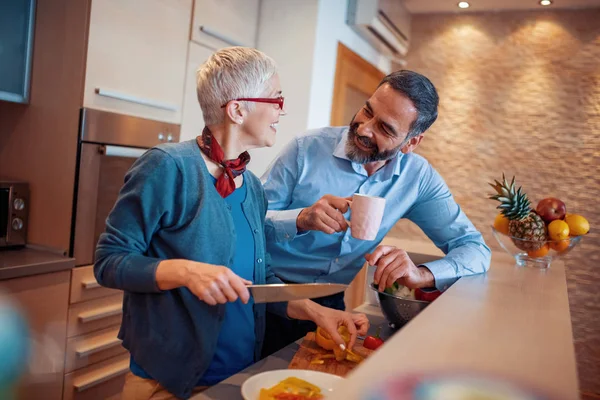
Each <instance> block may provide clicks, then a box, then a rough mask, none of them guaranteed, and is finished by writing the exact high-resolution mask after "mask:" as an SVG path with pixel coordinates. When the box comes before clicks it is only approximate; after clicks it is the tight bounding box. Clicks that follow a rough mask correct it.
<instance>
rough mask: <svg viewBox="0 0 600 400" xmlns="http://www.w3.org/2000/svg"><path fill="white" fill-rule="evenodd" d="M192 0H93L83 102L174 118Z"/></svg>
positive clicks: (178, 113)
mask: <svg viewBox="0 0 600 400" xmlns="http://www.w3.org/2000/svg"><path fill="white" fill-rule="evenodd" d="M191 14H192V0H93V1H92V9H91V14H90V28H89V41H88V53H87V66H86V77H85V90H84V101H83V102H84V106H85V107H89V108H96V109H100V110H105V111H113V112H118V113H121V114H128V115H133V116H138V117H143V118H149V119H154V120H159V121H165V122H171V123H180V122H181V109H182V101H183V85H184V77H185V69H186V58H187V47H188V39H189V31H190V23H191Z"/></svg>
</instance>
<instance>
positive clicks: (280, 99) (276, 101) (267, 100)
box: [221, 96, 284, 110]
mask: <svg viewBox="0 0 600 400" xmlns="http://www.w3.org/2000/svg"><path fill="white" fill-rule="evenodd" d="M229 101H253V102H255V103H270V104H277V105H278V106H279V109H280V110H283V101H284V98H283V96H279V97H274V98H265V97H242V98H239V99H233V100H229ZM229 101H228V102H227V103H225V104H223V105H222V106H221V108H225V107H226V106H227V104H228V103H229Z"/></svg>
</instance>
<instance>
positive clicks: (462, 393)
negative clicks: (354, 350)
mask: <svg viewBox="0 0 600 400" xmlns="http://www.w3.org/2000/svg"><path fill="white" fill-rule="evenodd" d="M360 398H361V400H554V399H553V398H552V397H548V396H546V395H544V394H542V393H540V392H538V391H536V390H533V389H531V388H528V387H527V386H523V385H520V384H518V383H516V382H514V381H511V380H508V379H502V378H495V377H492V376H489V375H484V374H480V373H467V372H456V373H422V374H409V375H401V376H397V377H392V378H391V379H387V380H385V381H384V382H383V384H382V383H381V382H379V383H378V384H376V385H373V387H372V388H370V389H369V390H367V391H365V393H364V394H363V395H362V396H361V397H360Z"/></svg>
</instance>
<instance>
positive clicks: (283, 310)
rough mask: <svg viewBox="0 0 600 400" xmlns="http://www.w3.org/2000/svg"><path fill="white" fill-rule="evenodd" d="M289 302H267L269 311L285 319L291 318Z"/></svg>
mask: <svg viewBox="0 0 600 400" xmlns="http://www.w3.org/2000/svg"><path fill="white" fill-rule="evenodd" d="M287 308H288V302H287V301H284V302H279V303H267V311H269V312H271V313H273V314H276V315H279V316H280V317H283V318H285V319H290V317H289V316H288V315H287Z"/></svg>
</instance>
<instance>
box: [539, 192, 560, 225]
mask: <svg viewBox="0 0 600 400" xmlns="http://www.w3.org/2000/svg"><path fill="white" fill-rule="evenodd" d="M535 211H536V212H537V213H538V214H539V216H540V217H542V219H543V220H544V221H545V222H546V223H550V222H552V221H554V220H555V219H563V218H564V217H565V214H567V206H565V203H563V202H562V201H560V200H559V199H557V198H555V197H548V198H546V199H543V200H541V201H540V202H539V203H538V205H537V207H536V209H535Z"/></svg>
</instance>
